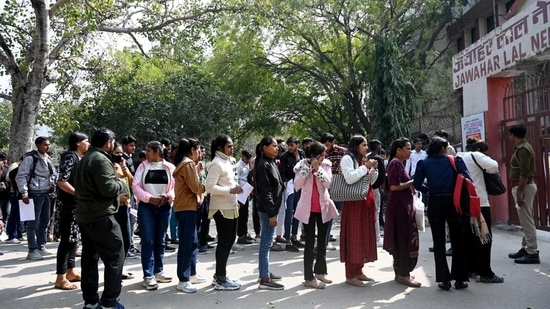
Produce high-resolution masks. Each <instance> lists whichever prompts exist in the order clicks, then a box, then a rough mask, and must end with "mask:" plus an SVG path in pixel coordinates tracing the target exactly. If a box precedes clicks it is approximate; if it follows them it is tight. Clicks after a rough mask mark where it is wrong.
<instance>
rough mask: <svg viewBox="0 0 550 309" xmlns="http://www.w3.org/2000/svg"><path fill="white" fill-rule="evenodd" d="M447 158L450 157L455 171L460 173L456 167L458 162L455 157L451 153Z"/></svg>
mask: <svg viewBox="0 0 550 309" xmlns="http://www.w3.org/2000/svg"><path fill="white" fill-rule="evenodd" d="M447 158H448V159H449V162H451V166H452V167H453V169H454V170H455V172H456V173H457V174H458V170H457V169H456V164H455V158H454V157H453V156H451V155H447Z"/></svg>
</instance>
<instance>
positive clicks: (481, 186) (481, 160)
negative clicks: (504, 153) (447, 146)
mask: <svg viewBox="0 0 550 309" xmlns="http://www.w3.org/2000/svg"><path fill="white" fill-rule="evenodd" d="M472 155H473V156H474V157H475V158H476V161H477V164H479V166H481V167H482V168H483V169H485V171H486V172H487V173H489V174H494V173H496V172H497V171H498V163H497V161H495V160H493V159H491V157H489V156H487V155H485V154H484V153H482V152H479V151H472V152H459V153H457V154H456V156H457V157H461V158H462V160H463V161H464V163H465V164H466V167H467V168H468V172H470V177H472V180H473V182H474V186H475V187H476V193H477V196H478V197H479V200H480V203H481V206H482V207H489V206H490V205H489V196H488V194H487V189H486V187H485V180H484V179H483V171H482V170H481V169H480V168H479V166H477V164H476V163H475V162H474V159H472Z"/></svg>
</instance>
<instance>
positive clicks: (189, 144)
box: [174, 137, 200, 166]
mask: <svg viewBox="0 0 550 309" xmlns="http://www.w3.org/2000/svg"><path fill="white" fill-rule="evenodd" d="M199 147H200V142H199V140H197V139H195V138H185V137H184V138H182V139H181V140H180V141H179V143H178V146H177V148H176V149H177V151H176V157H175V158H174V165H175V166H178V164H180V162H181V161H183V158H184V157H186V156H189V155H190V154H191V151H192V150H193V149H195V148H199Z"/></svg>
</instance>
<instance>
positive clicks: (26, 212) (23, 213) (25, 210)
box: [19, 199, 34, 221]
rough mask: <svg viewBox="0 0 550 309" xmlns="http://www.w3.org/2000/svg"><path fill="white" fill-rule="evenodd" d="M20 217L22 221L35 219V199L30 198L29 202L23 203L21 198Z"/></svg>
mask: <svg viewBox="0 0 550 309" xmlns="http://www.w3.org/2000/svg"><path fill="white" fill-rule="evenodd" d="M19 219H20V220H21V221H33V220H34V201H33V199H29V203H28V204H25V203H23V200H19Z"/></svg>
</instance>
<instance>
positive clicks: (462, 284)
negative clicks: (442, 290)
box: [449, 281, 468, 290]
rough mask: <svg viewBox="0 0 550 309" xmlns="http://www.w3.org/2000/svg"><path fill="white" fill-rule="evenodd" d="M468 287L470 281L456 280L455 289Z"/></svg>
mask: <svg viewBox="0 0 550 309" xmlns="http://www.w3.org/2000/svg"><path fill="white" fill-rule="evenodd" d="M449 285H451V283H450V282H449ZM467 287H468V283H467V282H463V281H455V289H457V290H462V289H465V288H467Z"/></svg>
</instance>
